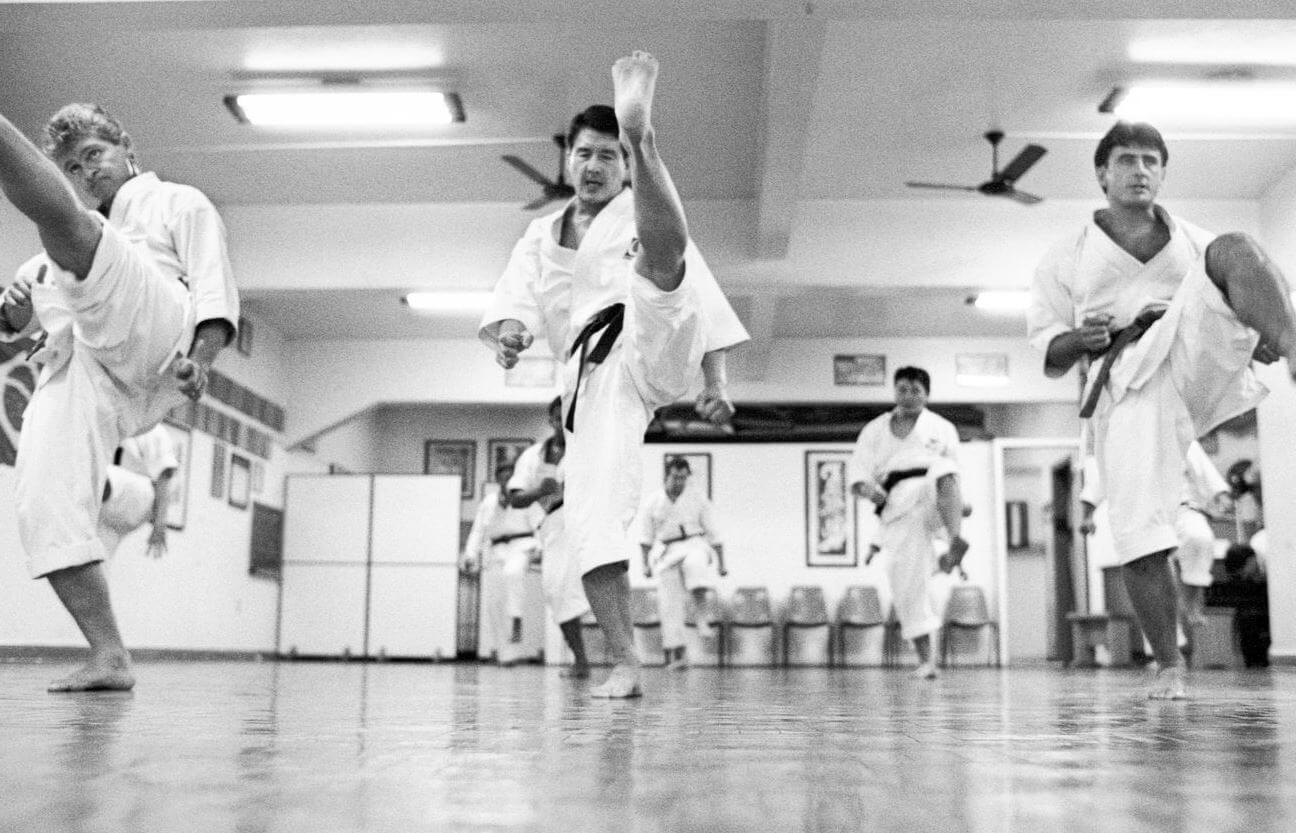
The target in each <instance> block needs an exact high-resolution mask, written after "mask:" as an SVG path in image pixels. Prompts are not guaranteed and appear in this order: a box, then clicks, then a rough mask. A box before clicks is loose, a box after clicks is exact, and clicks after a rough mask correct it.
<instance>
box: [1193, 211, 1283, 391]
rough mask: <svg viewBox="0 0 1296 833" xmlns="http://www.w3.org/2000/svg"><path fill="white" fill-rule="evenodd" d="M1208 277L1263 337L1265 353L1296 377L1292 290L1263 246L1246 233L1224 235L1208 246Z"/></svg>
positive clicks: (1249, 324)
mask: <svg viewBox="0 0 1296 833" xmlns="http://www.w3.org/2000/svg"><path fill="white" fill-rule="evenodd" d="M1206 274H1207V276H1208V277H1209V278H1210V279H1211V281H1212V282H1213V283H1214V284H1215V285H1216V286H1217V287H1219V290H1220V292H1222V293H1223V294H1224V297H1225V298H1226V299H1227V300H1228V304H1229V306H1230V307H1232V308H1233V311H1234V312H1236V313H1237V317H1238V320H1240V321H1241V322H1242V323H1243V324H1246V325H1247V326H1248V327H1250V328H1251V329H1253V330H1255V331H1256V332H1257V333H1259V334H1260V345H1261V348H1260V349H1261V351H1264V350H1266V349H1267V350H1270V351H1272V353H1271V354H1270V355H1273V354H1276V355H1278V356H1282V357H1284V358H1286V359H1287V370H1288V372H1289V373H1291V374H1292V377H1293V378H1296V312H1293V310H1292V303H1291V288H1290V287H1289V286H1288V285H1287V281H1286V280H1285V279H1284V278H1283V275H1282V272H1280V271H1279V270H1278V266H1277V265H1276V264H1275V263H1274V262H1273V261H1272V260H1270V259H1269V256H1268V255H1267V254H1265V252H1264V250H1263V249H1261V248H1260V246H1259V244H1257V243H1256V242H1255V241H1254V240H1252V239H1251V238H1250V237H1249V236H1247V235H1245V234H1241V233H1233V234H1221V235H1220V236H1219V237H1217V238H1215V239H1214V240H1213V241H1212V242H1211V244H1210V245H1209V246H1207V247H1206ZM1257 355H1258V356H1262V354H1261V353H1258V354H1257Z"/></svg>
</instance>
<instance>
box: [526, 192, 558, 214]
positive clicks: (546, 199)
mask: <svg viewBox="0 0 1296 833" xmlns="http://www.w3.org/2000/svg"><path fill="white" fill-rule="evenodd" d="M553 201H554V198H553V197H552V196H550V195H549V194H545V195H544V196H543V197H536V198H535V199H533V200H531V202H529V203H527V204H526V205H524V206H522V210H523V211H535V210H536V209H537V208H544V207H545V206H546V205H548V204H549V203H551V202H553Z"/></svg>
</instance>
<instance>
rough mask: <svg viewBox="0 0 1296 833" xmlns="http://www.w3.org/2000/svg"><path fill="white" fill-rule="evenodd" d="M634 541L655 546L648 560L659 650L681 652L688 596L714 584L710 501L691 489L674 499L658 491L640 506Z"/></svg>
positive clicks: (715, 537)
mask: <svg viewBox="0 0 1296 833" xmlns="http://www.w3.org/2000/svg"><path fill="white" fill-rule="evenodd" d="M639 543H640V544H642V545H643V546H646V547H654V551H653V552H651V553H650V558H652V561H651V563H652V568H653V573H654V574H655V575H656V576H657V608H658V611H659V613H660V616H661V635H662V648H664V649H666V650H668V651H669V650H672V649H674V648H681V647H683V646H684V611H685V607H686V605H687V604H688V596H689V594H690V593H691V592H692V591H694V590H700V589H704V588H708V587H715V585H716V582H715V570H714V569H713V568H712V566H711V563H712V558H713V556H714V555H715V550H714V549H713V548H714V547H716V546H718V545H719V544H720V534H719V531H718V530H717V529H716V525H715V521H714V519H713V518H712V516H711V501H709V500H707V498H706V495H704V494H702V491H701V490H700V489H697V488H695V487H693V486H688V487H686V488H685V489H684V491H683V492H681V493H680V495H679V497H677V498H676V499H675V500H671V499H670V497H669V496H668V495H667V494H666V490H665V489H662V490H661V491H659V492H657V494H655V495H653V497H652V499H651V500H650V501H649V502H648V505H647V506H646V507H644V512H643V522H642V528H641V530H640V536H639Z"/></svg>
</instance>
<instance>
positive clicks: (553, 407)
mask: <svg viewBox="0 0 1296 833" xmlns="http://www.w3.org/2000/svg"><path fill="white" fill-rule="evenodd" d="M554 411H558V412H560V413H561V412H562V397H561V396H555V397H554V398H553V401H552V402H550V403H549V413H551V414H552V413H553V412H554Z"/></svg>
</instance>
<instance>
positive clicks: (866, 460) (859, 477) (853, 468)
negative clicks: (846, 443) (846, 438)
mask: <svg viewBox="0 0 1296 833" xmlns="http://www.w3.org/2000/svg"><path fill="white" fill-rule="evenodd" d="M872 426H873V423H872V422H870V423H868V424H867V425H865V426H864V430H862V431H860V435H859V437H858V438H857V439H856V440H855V449H854V450H853V451H852V452H851V458H850V462H848V463H847V464H846V488H847V489H851V488H854V486H855V484H856V483H872V484H874V485H876V484H877V480H876V478H874V476H873V469H874V467H875V466H876V465H877V460H876V459H874V458H875V452H874V449H873V430H872Z"/></svg>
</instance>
